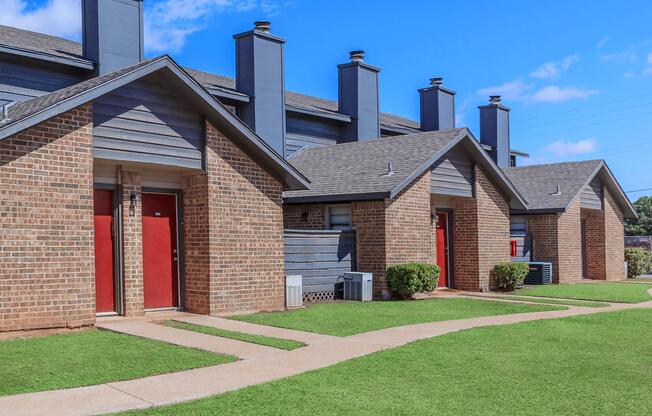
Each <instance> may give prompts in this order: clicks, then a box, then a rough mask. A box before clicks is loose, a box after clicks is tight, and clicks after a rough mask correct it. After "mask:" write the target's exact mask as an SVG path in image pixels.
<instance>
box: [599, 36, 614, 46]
mask: <svg viewBox="0 0 652 416" xmlns="http://www.w3.org/2000/svg"><path fill="white" fill-rule="evenodd" d="M609 39H611V38H610V37H609V36H604V37H603V38H602V39H600V40H599V41H598V44H597V45H596V48H598V49H601V48H602V47H603V46H604V45H605V43H607V42H609Z"/></svg>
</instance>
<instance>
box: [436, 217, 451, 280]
mask: <svg viewBox="0 0 652 416" xmlns="http://www.w3.org/2000/svg"><path fill="white" fill-rule="evenodd" d="M436 244H437V265H439V283H438V284H437V286H438V287H448V284H449V278H448V213H447V212H438V213H437V236H436Z"/></svg>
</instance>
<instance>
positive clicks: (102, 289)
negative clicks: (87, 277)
mask: <svg viewBox="0 0 652 416" xmlns="http://www.w3.org/2000/svg"><path fill="white" fill-rule="evenodd" d="M113 201H114V199H113V191H112V190H107V189H95V190H93V226H94V231H95V232H94V243H95V312H96V313H100V314H102V313H111V312H116V311H117V308H116V306H117V305H116V287H117V285H116V278H115V276H116V273H115V264H116V262H115V246H116V245H115V239H116V230H115V218H114V212H115V211H114V203H113Z"/></svg>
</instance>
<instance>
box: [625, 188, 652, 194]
mask: <svg viewBox="0 0 652 416" xmlns="http://www.w3.org/2000/svg"><path fill="white" fill-rule="evenodd" d="M646 191H652V188H644V189H635V190H633V191H626V192H625V193H626V194H633V193H634V192H646Z"/></svg>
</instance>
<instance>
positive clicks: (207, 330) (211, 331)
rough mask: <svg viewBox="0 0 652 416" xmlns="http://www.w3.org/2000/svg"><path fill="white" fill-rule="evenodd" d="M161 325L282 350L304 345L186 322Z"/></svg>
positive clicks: (168, 322)
mask: <svg viewBox="0 0 652 416" xmlns="http://www.w3.org/2000/svg"><path fill="white" fill-rule="evenodd" d="M163 325H166V326H171V327H173V328H178V329H185V330H186V331H195V332H201V333H202V334H207V335H213V336H216V337H223V338H231V339H237V340H238V341H244V342H251V343H252V344H259V345H266V346H268V347H272V348H279V349H282V350H288V351H289V350H294V349H297V348H301V347H305V345H306V344H304V343H303V342H299V341H293V340H289V339H282V338H273V337H266V336H262V335H251V334H245V333H243V332H236V331H227V330H226V329H219V328H214V327H212V326H204V325H195V324H188V323H186V322H180V321H174V320H169V321H165V322H163Z"/></svg>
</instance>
